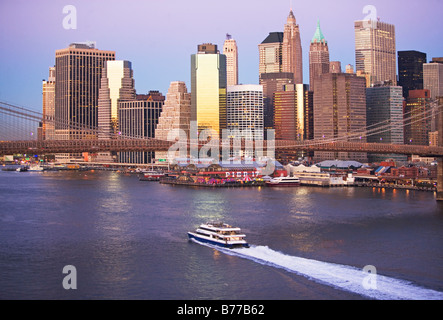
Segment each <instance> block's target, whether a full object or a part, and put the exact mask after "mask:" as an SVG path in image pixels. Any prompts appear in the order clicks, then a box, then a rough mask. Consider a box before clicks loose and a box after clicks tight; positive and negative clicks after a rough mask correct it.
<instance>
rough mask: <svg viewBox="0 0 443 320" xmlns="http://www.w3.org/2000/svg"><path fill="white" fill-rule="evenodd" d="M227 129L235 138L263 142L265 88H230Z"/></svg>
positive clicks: (239, 86) (245, 86)
mask: <svg viewBox="0 0 443 320" xmlns="http://www.w3.org/2000/svg"><path fill="white" fill-rule="evenodd" d="M226 111H227V112H226V113H227V129H230V130H231V132H232V133H233V137H235V138H245V139H248V140H263V134H264V125H263V86H261V85H254V84H246V85H236V86H228V90H227V100H226Z"/></svg>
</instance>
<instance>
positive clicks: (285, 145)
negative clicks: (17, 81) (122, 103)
mask: <svg viewBox="0 0 443 320" xmlns="http://www.w3.org/2000/svg"><path fill="white" fill-rule="evenodd" d="M442 100H443V99H440V105H439V107H438V113H437V116H438V117H439V121H438V129H439V130H438V132H439V134H438V145H437V146H430V145H410V144H387V143H367V142H358V139H359V138H360V139H361V138H362V137H365V136H368V135H370V134H371V133H372V134H373V133H374V132H382V131H383V130H389V129H390V128H391V126H393V125H396V124H392V123H390V124H388V125H383V124H380V126H378V127H376V128H375V129H374V128H362V130H361V131H360V132H355V133H351V134H350V135H349V136H346V137H337V138H334V139H320V140H318V139H317V140H308V141H295V140H294V141H292V140H270V141H266V140H264V141H253V142H252V145H250V144H248V143H249V142H247V141H244V140H243V141H242V143H241V146H240V148H241V149H244V148H246V147H248V146H249V147H252V148H253V149H252V150H255V149H256V148H258V147H259V148H262V150H264V151H266V150H275V151H276V152H278V151H280V152H282V151H285V152H293V153H296V152H299V151H303V152H315V151H317V152H318V151H323V152H335V153H339V152H356V153H369V154H387V155H388V154H400V155H419V156H422V157H434V158H436V159H437V162H438V173H437V177H438V178H437V189H438V192H437V200H441V201H443V116H442V109H443V103H442ZM434 116H435V114H434ZM51 121H54V120H53V119H45V118H44V117H43V115H42V114H40V113H38V112H35V111H32V110H29V109H26V108H23V107H19V106H15V105H13V104H10V103H6V102H1V101H0V156H3V155H12V154H37V155H43V154H56V153H82V152H89V153H97V152H129V151H131V152H150V151H152V152H155V151H168V150H170V148H171V147H174V145H175V147H176V149H178V147H180V148H186V150H190V149H191V148H197V150H200V149H201V148H202V147H203V146H205V145H206V146H208V145H211V146H213V147H214V146H216V147H217V148H219V150H222V149H223V148H224V147H226V146H227V145H226V141H221V140H220V141H218V140H213V141H212V142H208V141H195V142H193V141H192V140H186V142H183V141H181V144H180V143H178V142H176V141H164V140H159V139H154V138H137V137H121V136H120V137H117V138H115V139H98V138H97V136H98V134H97V130H96V129H88V130H89V133H90V134H89V135H88V136H89V138H88V139H69V140H54V139H51V140H44V139H42V138H41V137H40V135H39V134H38V130H39V129H38V128H37V127H36V124H37V123H38V124H39V125H40V126H41V125H42V123H43V124H44V123H48V122H51ZM410 121H411V122H413V121H414V119H412V117H411V119H410ZM397 125H401V126H404V125H405V124H404V122H402V123H400V124H397ZM386 128H387V129H386ZM75 130H80V129H79V128H75ZM81 130H83V132H85V129H84V128H81ZM352 140H357V141H353V142H350V141H352ZM229 143H230V144H229ZM228 147H233V142H232V140H231V141H230V142H228Z"/></svg>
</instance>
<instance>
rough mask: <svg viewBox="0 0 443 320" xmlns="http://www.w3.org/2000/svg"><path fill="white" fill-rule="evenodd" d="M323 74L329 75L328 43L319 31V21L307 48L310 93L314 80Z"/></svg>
mask: <svg viewBox="0 0 443 320" xmlns="http://www.w3.org/2000/svg"><path fill="white" fill-rule="evenodd" d="M324 73H329V48H328V42H327V41H326V39H325V37H324V36H323V33H322V31H321V29H320V20H319V21H318V22H317V30H316V31H315V34H314V37H313V38H312V40H311V45H310V48H309V85H310V90H311V91H315V88H314V78H316V77H318V76H319V75H321V74H324Z"/></svg>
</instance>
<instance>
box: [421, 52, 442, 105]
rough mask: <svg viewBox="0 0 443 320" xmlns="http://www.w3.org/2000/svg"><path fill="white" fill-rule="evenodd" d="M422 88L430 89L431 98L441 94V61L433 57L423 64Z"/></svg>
mask: <svg viewBox="0 0 443 320" xmlns="http://www.w3.org/2000/svg"><path fill="white" fill-rule="evenodd" d="M440 59H442V58H440ZM423 88H424V89H427V90H429V91H430V97H431V99H437V97H442V96H443V61H442V62H439V60H438V58H433V59H432V61H431V62H430V63H425V64H423Z"/></svg>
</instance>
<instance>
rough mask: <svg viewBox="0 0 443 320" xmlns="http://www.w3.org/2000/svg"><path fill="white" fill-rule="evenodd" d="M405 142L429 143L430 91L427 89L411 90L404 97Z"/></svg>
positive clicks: (414, 143)
mask: <svg viewBox="0 0 443 320" xmlns="http://www.w3.org/2000/svg"><path fill="white" fill-rule="evenodd" d="M404 118H405V135H404V138H405V141H404V142H405V144H413V145H422V146H426V145H429V132H431V126H432V108H431V92H430V91H429V90H426V89H423V90H411V91H409V96H408V98H407V99H406V103H405V109H404Z"/></svg>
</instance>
